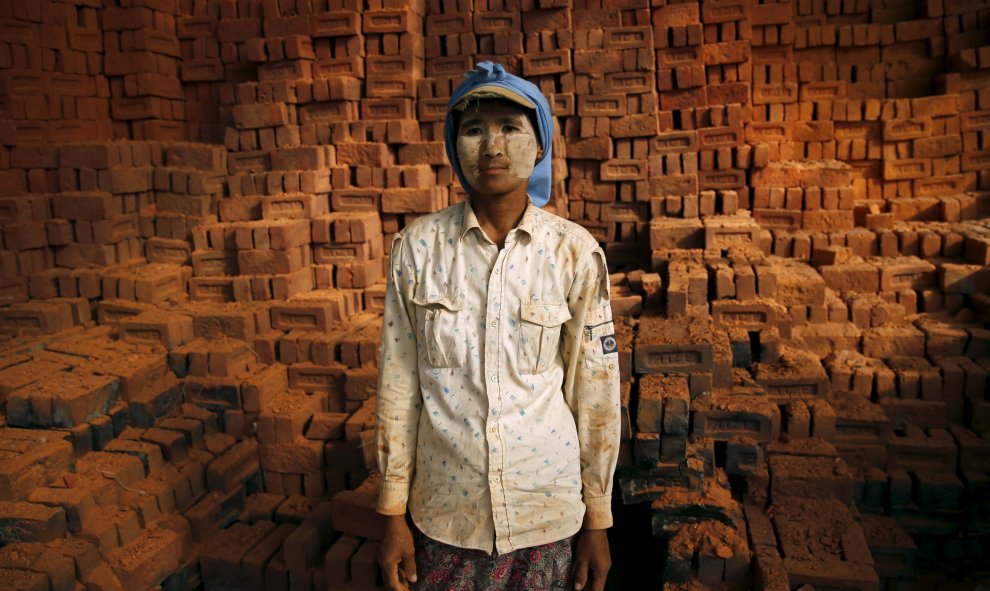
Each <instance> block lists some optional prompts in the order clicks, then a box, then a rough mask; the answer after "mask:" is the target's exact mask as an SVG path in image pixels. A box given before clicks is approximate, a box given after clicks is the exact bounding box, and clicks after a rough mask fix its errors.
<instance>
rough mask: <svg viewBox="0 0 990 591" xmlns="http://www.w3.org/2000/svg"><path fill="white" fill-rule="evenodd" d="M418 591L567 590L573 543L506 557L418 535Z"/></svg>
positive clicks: (515, 553) (509, 554)
mask: <svg viewBox="0 0 990 591" xmlns="http://www.w3.org/2000/svg"><path fill="white" fill-rule="evenodd" d="M413 531H414V532H415V534H414V535H415V541H416V578H417V579H418V581H419V583H418V584H417V585H416V591H565V590H568V591H569V590H570V589H573V587H574V585H573V584H572V583H571V540H572V538H567V539H564V540H561V541H559V542H551V543H549V544H544V545H542V546H534V547H532V548H520V549H519V550H515V551H513V552H509V553H506V554H499V555H495V554H489V553H488V552H483V551H481V550H474V549H465V548H457V547H455V546H449V545H447V544H444V543H442V542H438V541H436V540H433V539H430V538H428V537H426V536H425V535H423V534H422V533H421V532H419V531H418V530H415V529H414V530H413Z"/></svg>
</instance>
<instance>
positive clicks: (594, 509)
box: [583, 496, 612, 529]
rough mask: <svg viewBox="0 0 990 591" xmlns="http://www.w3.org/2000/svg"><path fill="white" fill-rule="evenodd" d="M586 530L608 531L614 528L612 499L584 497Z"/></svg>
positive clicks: (607, 497)
mask: <svg viewBox="0 0 990 591" xmlns="http://www.w3.org/2000/svg"><path fill="white" fill-rule="evenodd" d="M584 507H585V512H584V526H583V527H584V529H608V528H610V527H612V498H611V497H610V496H602V497H584Z"/></svg>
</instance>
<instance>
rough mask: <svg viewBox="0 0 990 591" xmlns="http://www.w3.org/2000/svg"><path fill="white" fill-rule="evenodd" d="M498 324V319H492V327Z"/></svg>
mask: <svg viewBox="0 0 990 591" xmlns="http://www.w3.org/2000/svg"><path fill="white" fill-rule="evenodd" d="M496 326H498V320H492V328H495V327H496Z"/></svg>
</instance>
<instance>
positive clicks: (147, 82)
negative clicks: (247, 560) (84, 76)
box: [101, 2, 188, 140]
mask: <svg viewBox="0 0 990 591" xmlns="http://www.w3.org/2000/svg"><path fill="white" fill-rule="evenodd" d="M177 12H178V3H176V2H137V3H130V2H121V3H115V2H110V3H107V4H106V5H104V7H103V10H102V12H101V24H102V30H103V45H104V48H105V51H106V53H105V55H104V57H103V71H104V73H105V74H106V76H107V80H108V81H109V83H110V96H111V99H110V115H111V117H112V118H113V121H114V125H115V127H116V128H117V129H115V132H114V136H115V137H118V138H130V139H135V140H183V139H186V138H187V137H188V133H187V129H186V125H185V119H186V112H185V94H184V91H183V88H182V84H181V82H180V78H179V71H180V68H181V67H183V66H182V65H181V63H180V58H182V53H181V50H180V46H179V39H178V37H177V36H176V17H177V16H178V14H177Z"/></svg>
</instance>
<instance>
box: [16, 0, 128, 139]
mask: <svg viewBox="0 0 990 591" xmlns="http://www.w3.org/2000/svg"><path fill="white" fill-rule="evenodd" d="M101 12H102V11H101V8H100V6H99V5H97V6H93V5H87V4H85V3H78V4H73V3H62V2H55V3H51V4H46V5H44V6H42V5H40V4H17V5H16V6H15V5H14V4H10V5H8V6H5V7H4V9H3V16H2V18H3V24H2V31H3V34H2V35H0V39H2V41H0V67H2V68H3V73H2V76H0V97H2V98H3V108H2V109H0V144H2V145H4V146H15V145H25V144H44V143H49V142H74V141H75V142H78V141H87V140H93V139H103V140H108V139H113V138H114V137H116V136H115V130H114V126H113V122H112V119H111V114H110V87H109V84H108V82H107V78H106V77H105V76H104V64H103V61H104V51H105V50H104V36H103V31H104V28H103V27H102V26H101V21H100V15H101Z"/></svg>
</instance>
